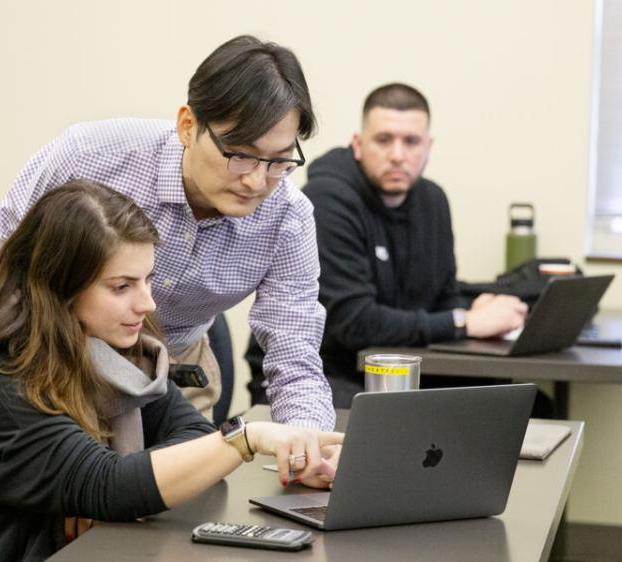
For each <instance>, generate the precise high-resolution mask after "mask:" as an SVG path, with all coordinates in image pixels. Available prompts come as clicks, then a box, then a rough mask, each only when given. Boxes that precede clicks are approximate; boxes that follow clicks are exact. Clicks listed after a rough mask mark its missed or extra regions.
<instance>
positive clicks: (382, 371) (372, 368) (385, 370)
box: [365, 365, 410, 377]
mask: <svg viewBox="0 0 622 562" xmlns="http://www.w3.org/2000/svg"><path fill="white" fill-rule="evenodd" d="M365 372H366V373H370V374H372V375H392V376H398V377H403V376H404V375H408V374H409V373H410V369H409V368H408V367H378V366H377V365H365Z"/></svg>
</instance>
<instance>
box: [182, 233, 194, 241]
mask: <svg viewBox="0 0 622 562" xmlns="http://www.w3.org/2000/svg"><path fill="white" fill-rule="evenodd" d="M192 238H193V237H192V232H186V233H185V234H184V240H185V241H186V242H190V240H192Z"/></svg>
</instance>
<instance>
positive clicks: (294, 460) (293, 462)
mask: <svg viewBox="0 0 622 562" xmlns="http://www.w3.org/2000/svg"><path fill="white" fill-rule="evenodd" d="M300 461H304V463H305V464H307V454H306V453H303V454H302V455H289V466H290V468H292V469H293V468H296V464H298V462H300Z"/></svg>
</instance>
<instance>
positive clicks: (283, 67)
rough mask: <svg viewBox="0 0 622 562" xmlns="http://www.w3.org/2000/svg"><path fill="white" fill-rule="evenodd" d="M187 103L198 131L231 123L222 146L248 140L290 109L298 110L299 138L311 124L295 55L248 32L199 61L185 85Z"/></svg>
mask: <svg viewBox="0 0 622 562" xmlns="http://www.w3.org/2000/svg"><path fill="white" fill-rule="evenodd" d="M188 105H189V106H190V107H191V109H192V112H193V113H194V115H195V117H196V118H197V121H198V124H199V131H198V132H199V134H201V133H202V132H203V131H205V128H206V125H207V124H208V123H209V122H216V123H218V122H226V121H229V122H232V123H233V124H234V125H233V128H232V129H230V130H229V131H227V132H226V133H225V134H223V135H222V137H221V139H222V141H223V142H224V143H227V144H249V143H252V142H254V141H255V140H256V139H258V138H259V137H261V136H263V135H265V134H266V133H267V132H268V131H269V130H270V129H272V127H274V126H275V125H276V124H277V123H278V122H279V121H280V120H281V119H283V118H284V117H285V115H286V114H287V113H288V112H289V111H291V110H297V111H298V112H299V114H300V124H299V126H298V135H299V137H300V138H302V139H307V138H309V137H310V136H311V135H312V134H313V132H314V131H315V127H316V122H315V115H314V114H313V107H312V105H311V96H310V95H309V88H308V86H307V82H306V80H305V77H304V74H303V72H302V68H301V66H300V63H299V62H298V59H297V58H296V55H294V53H293V52H292V51H290V50H289V49H287V48H285V47H281V46H280V45H277V44H276V43H263V42H261V41H260V40H259V39H257V38H255V37H252V36H250V35H241V36H239V37H235V38H233V39H231V40H229V41H227V42H226V43H224V44H222V45H221V46H220V47H218V48H217V49H216V50H215V51H214V52H213V53H212V54H211V55H209V56H208V57H207V58H206V59H205V60H204V61H203V62H202V63H201V65H200V66H199V68H197V70H196V72H195V73H194V76H193V77H192V78H191V79H190V83H189V85H188Z"/></svg>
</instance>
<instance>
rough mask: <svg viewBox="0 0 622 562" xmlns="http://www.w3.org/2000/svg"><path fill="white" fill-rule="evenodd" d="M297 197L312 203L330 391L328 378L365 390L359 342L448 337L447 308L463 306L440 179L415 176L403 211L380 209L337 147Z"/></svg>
mask: <svg viewBox="0 0 622 562" xmlns="http://www.w3.org/2000/svg"><path fill="white" fill-rule="evenodd" d="M304 193H305V194H306V195H307V197H308V198H309V199H310V200H311V202H312V203H313V205H314V207H315V211H314V212H315V221H316V227H317V239H318V246H319V253H320V266H321V276H320V301H321V302H322V304H323V305H324V306H325V307H326V311H327V318H326V328H325V333H324V341H323V344H322V358H323V360H324V369H325V372H326V374H327V375H328V376H329V377H330V378H332V379H333V381H332V382H333V388H335V384H334V383H335V382H336V381H335V380H334V379H335V378H347V379H350V382H354V381H357V384H359V385H361V386H362V381H363V379H362V376H361V375H360V374H358V375H357V372H356V352H357V351H359V350H361V349H363V348H365V347H370V346H402V345H404V346H406V345H425V344H427V343H429V342H434V341H441V340H450V339H454V337H455V330H454V325H453V316H452V313H451V309H452V308H456V307H460V306H463V305H464V303H463V302H462V301H461V299H460V297H459V296H458V288H457V284H456V265H455V259H454V252H453V234H452V230H451V217H450V212H449V204H448V202H447V198H446V197H445V194H444V193H443V190H442V189H441V188H440V187H439V186H438V185H436V184H435V183H433V182H431V181H429V180H426V179H424V178H421V179H419V180H418V181H417V182H416V183H415V185H414V186H413V187H412V189H411V190H410V192H409V193H408V196H407V198H406V200H405V201H404V203H403V204H402V205H401V206H400V207H398V208H395V209H390V208H387V207H386V206H385V205H384V203H383V202H382V200H381V198H380V196H379V193H378V190H377V188H375V187H374V186H373V185H372V184H371V183H370V182H369V181H368V180H367V178H366V176H365V175H364V173H363V171H362V169H361V167H360V165H359V164H358V162H357V161H356V160H355V159H354V155H353V153H352V149H351V148H338V149H334V150H331V151H330V152H328V153H327V154H325V155H324V156H322V157H321V158H319V159H317V160H315V161H314V162H313V164H311V166H310V168H309V181H308V183H307V185H306V186H305V188H304Z"/></svg>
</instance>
